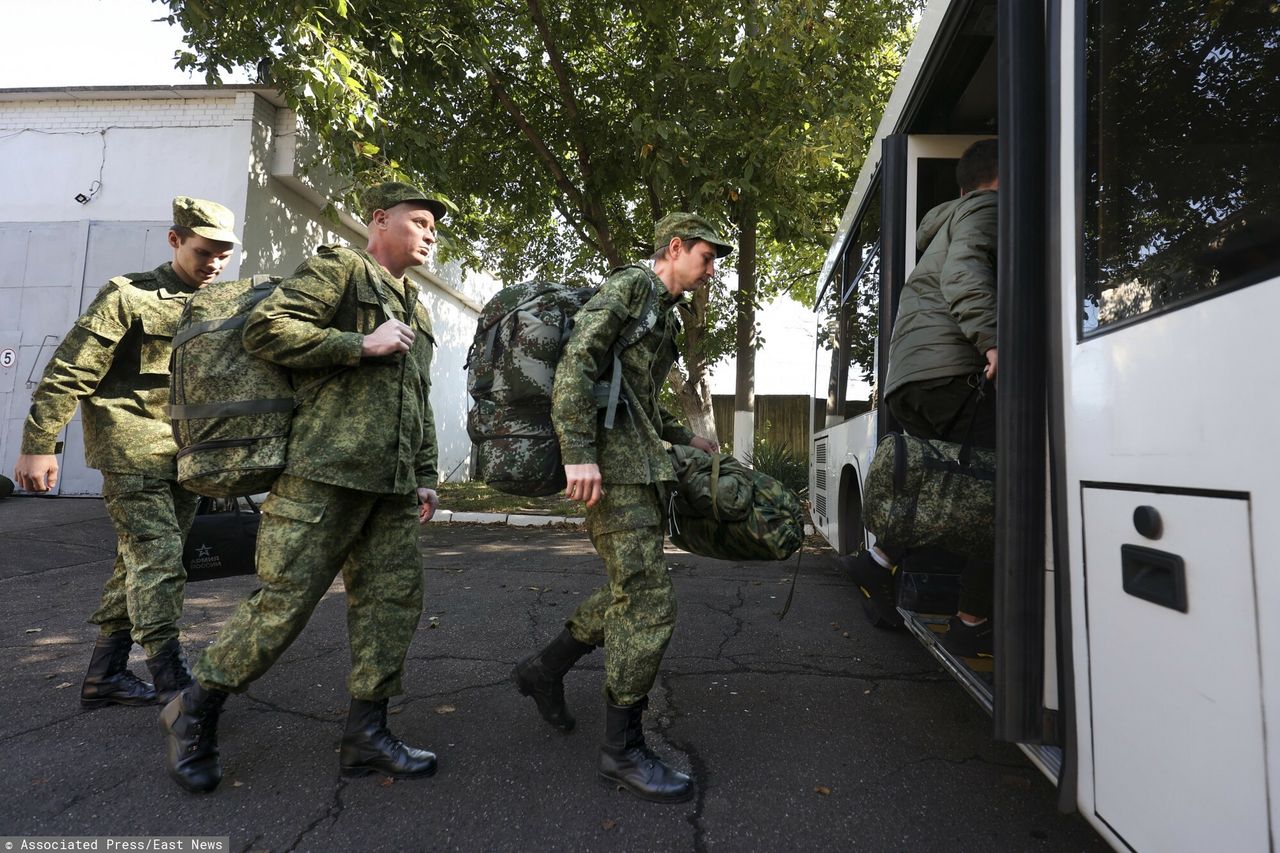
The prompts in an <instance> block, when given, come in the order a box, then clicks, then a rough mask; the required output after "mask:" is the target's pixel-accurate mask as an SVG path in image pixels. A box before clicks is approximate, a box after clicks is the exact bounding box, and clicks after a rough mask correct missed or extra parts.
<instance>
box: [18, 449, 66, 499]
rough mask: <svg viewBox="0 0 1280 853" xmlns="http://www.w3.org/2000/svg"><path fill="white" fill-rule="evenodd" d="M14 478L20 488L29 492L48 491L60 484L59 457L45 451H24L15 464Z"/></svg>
mask: <svg viewBox="0 0 1280 853" xmlns="http://www.w3.org/2000/svg"><path fill="white" fill-rule="evenodd" d="M13 479H14V481H15V482H16V483H17V484H18V488H20V489H23V490H25V491H28V492H47V491H49V490H50V489H53V488H56V487H57V485H58V457H57V456H54V455H52V454H47V455H46V454H43V453H39V454H37V453H22V454H19V456H18V462H17V464H16V465H14V466H13Z"/></svg>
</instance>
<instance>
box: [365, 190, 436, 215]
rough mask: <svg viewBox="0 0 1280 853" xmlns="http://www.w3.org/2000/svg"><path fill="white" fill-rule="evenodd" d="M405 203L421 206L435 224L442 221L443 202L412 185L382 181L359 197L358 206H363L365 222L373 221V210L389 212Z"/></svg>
mask: <svg viewBox="0 0 1280 853" xmlns="http://www.w3.org/2000/svg"><path fill="white" fill-rule="evenodd" d="M407 201H416V202H419V203H421V204H423V205H424V206H425V207H426V208H427V210H429V211H431V215H432V216H434V217H435V218H436V221H437V222H439V221H440V220H441V219H444V214H445V206H444V202H442V201H440V200H439V199H437V198H432V197H431V196H429V195H427V194H426V193H424V192H423V191H422V190H420V189H418V188H417V187H415V186H413V185H412V184H404V183H401V182H400V181H384V182H383V183H380V184H374V185H373V186H371V187H369V188H368V189H367V190H365V191H364V192H363V193H361V195H360V204H361V205H363V206H364V219H365V221H366V222H368V221H369V220H371V219H373V213H374V211H375V210H390V209H391V208H393V207H395V206H396V205H397V204H404V203H405V202H407Z"/></svg>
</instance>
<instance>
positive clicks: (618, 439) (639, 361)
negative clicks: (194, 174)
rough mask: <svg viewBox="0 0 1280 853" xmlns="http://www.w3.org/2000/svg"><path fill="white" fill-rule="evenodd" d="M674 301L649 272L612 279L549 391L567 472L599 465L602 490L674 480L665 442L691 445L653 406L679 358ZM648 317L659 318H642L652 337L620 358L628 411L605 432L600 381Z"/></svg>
mask: <svg viewBox="0 0 1280 853" xmlns="http://www.w3.org/2000/svg"><path fill="white" fill-rule="evenodd" d="M655 294H656V296H657V298H656V299H655V298H654V296H655ZM676 301H677V300H676V298H675V297H673V296H671V294H670V293H668V292H667V290H666V288H665V287H664V286H663V285H662V281H661V280H660V279H659V278H658V277H657V276H656V275H655V274H654V273H653V271H652V270H650V269H648V268H647V267H643V266H638V265H633V266H627V267H622V268H620V269H617V270H614V271H613V272H612V273H610V274H609V276H608V278H606V279H605V281H604V284H602V285H601V286H600V290H599V291H598V292H597V293H596V295H595V296H593V297H591V300H590V301H588V302H587V304H586V305H584V306H583V307H582V310H581V311H579V312H578V314H577V316H576V317H575V318H574V329H573V334H572V335H571V336H570V337H569V342H568V343H567V344H566V345H565V348H564V352H563V353H562V354H561V357H560V364H559V365H558V367H557V368H556V379H555V384H554V386H553V388H552V392H551V417H552V420H553V422H554V423H555V428H556V433H557V434H558V435H559V437H560V450H561V454H562V457H563V459H564V463H565V464H566V465H571V464H585V463H596V464H598V465H599V466H600V473H601V475H602V477H603V479H604V482H605V483H661V482H670V481H672V480H674V479H675V469H674V468H672V466H671V460H670V458H668V456H667V450H666V445H664V444H663V441H664V440H666V441H668V442H671V443H673V444H688V443H689V442H690V441H691V440H692V439H693V433H691V432H690V431H689V430H688V428H687V427H685V426H684V425H683V424H681V423H680V422H679V421H677V420H676V419H675V418H674V417H673V416H672V415H671V414H670V413H668V412H666V411H664V410H663V409H662V407H661V406H660V405H659V403H658V394H659V392H660V391H661V390H662V384H663V383H664V382H665V381H666V377H667V373H668V371H670V369H671V365H672V364H674V363H675V360H676V356H677V351H676V345H675V337H676V334H677V332H678V331H679V321H678V320H677V319H676V317H675V314H674V310H673V309H674V307H675V305H676ZM645 311H653V312H656V314H657V316H656V317H652V318H646V324H647V325H648V328H649V329H650V331H649V332H648V334H646V335H645V336H644V337H643V338H641V339H640V340H639V341H638V342H636V343H635V344H633V345H631V346H629V347H627V348H625V349H623V350H622V351H621V352H620V353H619V354H618V357H619V359H620V361H621V364H622V380H621V381H622V395H623V399H624V400H625V401H626V412H625V414H624V413H623V412H622V411H619V414H618V420H617V423H616V424H615V426H614V428H613V429H603V428H602V420H603V418H604V413H603V412H601V410H600V406H599V403H598V399H597V381H598V380H599V378H600V377H601V376H603V375H605V373H606V371H608V370H609V369H610V365H611V364H612V362H613V354H614V345H615V343H617V341H618V338H619V336H620V335H621V334H622V333H623V331H624V329H625V328H626V327H627V326H628V324H629V323H630V322H631V321H633V320H636V319H638V318H640V316H641V314H642V313H643V312H645Z"/></svg>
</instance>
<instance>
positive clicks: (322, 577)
mask: <svg viewBox="0 0 1280 853" xmlns="http://www.w3.org/2000/svg"><path fill="white" fill-rule="evenodd" d="M257 568H258V579H259V580H260V581H261V584H262V586H261V588H259V589H258V590H257V591H256V592H254V593H253V595H251V596H250V597H249V598H248V599H247V600H245V601H243V602H241V604H240V606H239V607H238V608H237V609H236V611H235V613H234V614H232V616H231V618H230V619H229V620H228V621H227V623H226V624H225V625H224V626H223V627H222V630H221V631H220V632H219V634H218V639H217V640H216V641H215V642H214V643H213V645H211V646H210V647H209V648H208V649H206V650H205V652H204V654H203V655H202V656H201V657H200V660H199V661H198V662H197V663H196V665H195V667H194V669H193V672H194V674H195V677H196V678H197V679H198V680H199V681H200V683H201V684H203V685H204V686H205V687H210V688H216V689H218V690H227V691H230V692H234V693H238V692H241V691H243V690H245V689H246V688H247V687H248V686H249V684H251V683H252V682H253V681H254V680H255V679H257V678H258V677H259V676H261V675H262V674H263V673H265V672H266V671H267V670H268V669H269V668H270V667H271V665H272V664H273V663H275V661H276V659H277V658H279V657H280V655H281V654H283V653H284V651H285V649H287V648H288V647H289V645H290V644H291V643H292V642H293V641H294V639H296V638H297V636H298V634H299V633H300V632H301V631H302V629H303V627H304V626H305V625H306V624H307V620H308V619H309V618H310V617H311V612H312V610H314V609H315V606H316V604H317V603H319V602H320V600H321V599H322V598H323V597H324V595H325V593H326V592H328V590H329V587H330V585H331V584H332V583H333V579H334V578H335V577H336V576H337V574H338V572H341V573H342V581H343V585H344V587H345V588H346V598H347V632H348V635H349V637H350V642H351V674H350V676H349V677H348V679H347V689H348V690H349V692H350V693H351V696H352V697H353V698H355V699H364V700H369V701H376V700H379V699H385V698H388V697H390V696H395V695H398V694H400V693H402V692H404V689H403V687H402V685H401V672H402V670H403V668H404V658H405V653H406V652H407V651H408V649H409V643H410V641H411V640H412V639H413V634H414V631H415V630H416V629H417V626H418V619H419V617H420V616H421V614H422V590H423V580H422V562H421V557H420V556H419V554H418V504H417V498H416V496H415V495H412V494H388V495H378V494H370V493H369V492H365V491H358V490H355V489H344V488H341V487H338V486H333V485H329V484H326V483H318V482H315V481H313V480H305V479H302V478H300V477H295V476H292V475H290V474H287V473H286V474H282V475H281V476H280V478H279V479H277V480H276V482H275V485H274V486H272V489H271V494H270V496H269V497H268V498H267V500H266V501H265V502H264V503H263V504H262V525H261V527H260V528H259V530H258V552H257Z"/></svg>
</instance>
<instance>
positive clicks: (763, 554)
mask: <svg viewBox="0 0 1280 853" xmlns="http://www.w3.org/2000/svg"><path fill="white" fill-rule="evenodd" d="M671 463H672V464H673V465H674V466H675V469H676V479H677V483H676V485H675V486H674V487H672V490H671V500H670V503H669V506H668V508H667V533H668V536H669V537H670V539H671V543H672V544H673V545H675V546H676V547H678V548H683V549H684V550H686V551H688V552H690V553H692V554H699V555H701V556H703V557H715V558H718V559H721V560H785V559H787V558H788V557H790V556H791V555H792V554H794V553H795V551H796V549H797V548H799V547H800V546H801V545H802V544H803V543H804V510H803V509H802V508H801V506H800V499H799V498H797V497H796V495H795V493H794V492H792V491H791V490H790V489H788V488H787V487H786V486H784V485H782V483H780V482H778V481H777V480H775V479H774V478H773V477H770V476H769V475H768V474H764V473H762V472H760V471H755V470H753V469H751V468H748V467H746V466H745V465H743V464H742V463H741V462H739V461H738V460H736V459H734V458H733V457H732V456H730V455H728V454H722V453H716V454H711V453H704V452H703V451H701V450H698V449H697V448H693V447H682V446H678V445H677V446H675V447H672V448H671ZM792 588H793V589H794V583H793V586H792Z"/></svg>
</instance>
